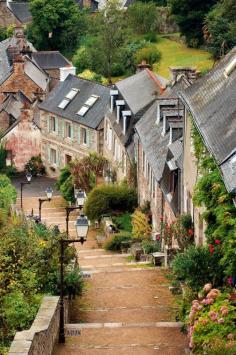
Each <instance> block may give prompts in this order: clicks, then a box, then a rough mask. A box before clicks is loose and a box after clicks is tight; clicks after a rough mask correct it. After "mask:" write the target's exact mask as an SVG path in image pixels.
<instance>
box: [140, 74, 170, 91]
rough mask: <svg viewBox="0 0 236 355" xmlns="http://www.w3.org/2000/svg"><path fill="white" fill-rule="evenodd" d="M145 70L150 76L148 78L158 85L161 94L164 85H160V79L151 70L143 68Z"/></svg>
mask: <svg viewBox="0 0 236 355" xmlns="http://www.w3.org/2000/svg"><path fill="white" fill-rule="evenodd" d="M145 71H146V72H147V73H148V75H149V76H150V78H151V79H152V80H153V81H154V82H155V84H157V86H158V87H159V89H160V90H161V94H162V93H163V92H164V91H165V89H166V87H163V86H162V85H161V82H160V80H159V79H158V78H157V77H156V75H155V74H154V73H153V71H151V70H149V69H147V68H146V69H145Z"/></svg>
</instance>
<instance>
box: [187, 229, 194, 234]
mask: <svg viewBox="0 0 236 355" xmlns="http://www.w3.org/2000/svg"><path fill="white" fill-rule="evenodd" d="M188 234H189V235H190V236H193V230H192V228H190V229H189V230H188Z"/></svg>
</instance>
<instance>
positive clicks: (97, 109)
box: [39, 74, 110, 129]
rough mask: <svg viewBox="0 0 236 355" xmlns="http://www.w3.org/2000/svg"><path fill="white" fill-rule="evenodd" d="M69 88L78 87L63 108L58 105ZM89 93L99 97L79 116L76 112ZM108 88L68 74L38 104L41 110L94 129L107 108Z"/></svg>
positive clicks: (88, 96)
mask: <svg viewBox="0 0 236 355" xmlns="http://www.w3.org/2000/svg"><path fill="white" fill-rule="evenodd" d="M71 89H78V90H79V91H78V93H77V94H76V96H75V97H74V98H73V99H72V100H71V101H70V102H69V103H68V104H67V105H66V107H65V108H64V109H61V108H59V107H58V105H59V104H60V103H61V102H62V101H63V99H64V98H65V97H66V95H67V94H68V93H69V92H70V91H71ZM91 95H97V96H99V98H98V99H97V101H96V102H95V103H94V105H93V106H92V107H91V108H89V110H88V111H87V112H86V113H85V114H84V116H80V115H78V114H77V112H78V111H79V110H80V109H81V108H82V106H84V104H85V103H86V101H87V100H88V99H89V98H90V97H91ZM109 100H110V89H109V88H108V87H106V86H104V85H102V84H99V83H96V82H93V81H90V80H86V79H82V78H79V77H77V76H75V75H72V74H70V75H68V77H67V78H66V79H65V81H63V82H60V83H59V84H58V85H57V86H56V87H55V88H54V89H53V90H52V91H51V92H50V94H49V95H48V96H47V98H46V99H45V100H44V101H43V102H42V103H41V104H40V105H39V108H40V109H41V110H45V111H48V112H50V113H52V114H55V115H57V116H60V117H63V118H66V119H69V120H71V121H74V122H77V123H81V124H82V125H84V126H87V127H90V128H94V129H96V128H97V127H98V126H99V124H100V123H101V121H102V120H103V118H104V116H105V113H106V111H107V109H108V104H109Z"/></svg>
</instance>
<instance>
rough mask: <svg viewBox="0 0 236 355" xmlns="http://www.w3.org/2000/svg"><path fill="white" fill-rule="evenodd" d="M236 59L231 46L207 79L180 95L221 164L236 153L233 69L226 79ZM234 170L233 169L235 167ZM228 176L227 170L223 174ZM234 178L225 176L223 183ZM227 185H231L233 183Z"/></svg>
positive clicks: (234, 74) (235, 87)
mask: <svg viewBox="0 0 236 355" xmlns="http://www.w3.org/2000/svg"><path fill="white" fill-rule="evenodd" d="M234 59H236V47H234V48H233V49H232V50H231V51H230V52H229V53H228V54H227V55H226V56H225V57H224V58H223V59H222V60H221V61H220V62H219V64H218V65H216V66H215V67H214V68H213V69H212V70H211V71H210V72H209V73H208V74H207V75H206V76H204V77H203V78H201V79H199V80H197V81H196V82H195V83H194V84H193V85H192V86H190V87H189V88H188V89H186V90H184V91H182V92H181V93H180V97H181V98H182V100H183V101H184V103H185V105H186V106H187V107H188V109H189V111H190V112H191V114H192V116H193V119H194V121H195V123H196V126H197V128H198V130H199V132H200V133H201V135H202V138H203V141H204V143H205V145H206V147H207V149H208V151H209V152H210V153H211V154H213V156H214V157H215V159H216V161H217V163H218V164H219V165H220V166H221V165H222V164H224V163H225V162H226V161H227V160H228V159H229V158H230V157H231V156H232V154H233V153H234V151H235V150H236V68H234V70H232V72H231V73H230V74H229V75H228V76H227V75H225V74H224V71H225V69H226V67H227V66H228V65H229V64H230V63H232V61H233V60H234ZM235 169H236V168H235ZM226 170H227V172H228V173H229V172H230V171H229V170H228V168H226V166H225V168H224V171H226ZM223 174H224V172H223ZM233 176H234V183H233V184H234V186H235V189H236V177H235V173H233V171H232V170H231V176H228V174H227V176H226V175H225V174H224V178H225V179H226V180H228V179H232V178H233ZM226 185H228V186H229V185H232V181H231V182H229V183H227V182H226Z"/></svg>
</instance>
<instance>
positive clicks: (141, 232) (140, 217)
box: [132, 208, 152, 239]
mask: <svg viewBox="0 0 236 355" xmlns="http://www.w3.org/2000/svg"><path fill="white" fill-rule="evenodd" d="M151 233H152V227H151V224H150V223H149V217H148V215H146V214H145V213H143V212H142V211H141V210H140V209H138V208H137V209H136V210H135V212H134V213H133V215H132V235H133V237H135V238H140V239H149V238H150V237H151Z"/></svg>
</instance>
